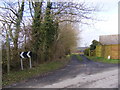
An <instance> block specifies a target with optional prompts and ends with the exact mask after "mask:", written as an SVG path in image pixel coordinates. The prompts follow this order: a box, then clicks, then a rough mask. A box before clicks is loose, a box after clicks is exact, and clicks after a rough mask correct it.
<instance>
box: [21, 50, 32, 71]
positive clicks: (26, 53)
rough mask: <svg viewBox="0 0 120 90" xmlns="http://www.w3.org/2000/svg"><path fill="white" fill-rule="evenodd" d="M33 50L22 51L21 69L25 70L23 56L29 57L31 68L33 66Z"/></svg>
mask: <svg viewBox="0 0 120 90" xmlns="http://www.w3.org/2000/svg"><path fill="white" fill-rule="evenodd" d="M31 54H32V52H30V51H28V52H21V53H20V57H21V69H22V70H23V60H22V58H29V64H30V68H32V62H31V56H32V55H31Z"/></svg>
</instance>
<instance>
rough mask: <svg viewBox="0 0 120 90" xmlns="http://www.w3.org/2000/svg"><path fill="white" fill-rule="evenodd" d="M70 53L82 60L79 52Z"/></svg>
mask: <svg viewBox="0 0 120 90" xmlns="http://www.w3.org/2000/svg"><path fill="white" fill-rule="evenodd" d="M72 55H75V56H76V57H77V59H78V60H80V61H82V60H83V59H82V58H81V56H80V54H79V53H72V54H71V56H72Z"/></svg>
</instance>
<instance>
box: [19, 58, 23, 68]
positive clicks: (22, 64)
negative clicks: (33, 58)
mask: <svg viewBox="0 0 120 90" xmlns="http://www.w3.org/2000/svg"><path fill="white" fill-rule="evenodd" d="M20 60H21V70H23V61H22V58H21V59H20Z"/></svg>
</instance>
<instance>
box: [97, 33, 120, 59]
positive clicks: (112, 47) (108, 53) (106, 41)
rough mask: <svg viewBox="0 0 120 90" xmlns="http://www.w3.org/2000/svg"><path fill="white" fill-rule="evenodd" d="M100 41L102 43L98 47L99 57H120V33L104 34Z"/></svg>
mask: <svg viewBox="0 0 120 90" xmlns="http://www.w3.org/2000/svg"><path fill="white" fill-rule="evenodd" d="M99 42H100V43H101V44H102V45H99V46H97V47H96V56H97V57H104V58H108V57H110V59H120V34H116V35H102V36H100V37H99Z"/></svg>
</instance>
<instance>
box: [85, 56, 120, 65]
mask: <svg viewBox="0 0 120 90" xmlns="http://www.w3.org/2000/svg"><path fill="white" fill-rule="evenodd" d="M86 57H87V58H88V59H90V60H93V61H95V62H103V63H112V64H118V63H120V59H105V58H102V57H96V56H86Z"/></svg>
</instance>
